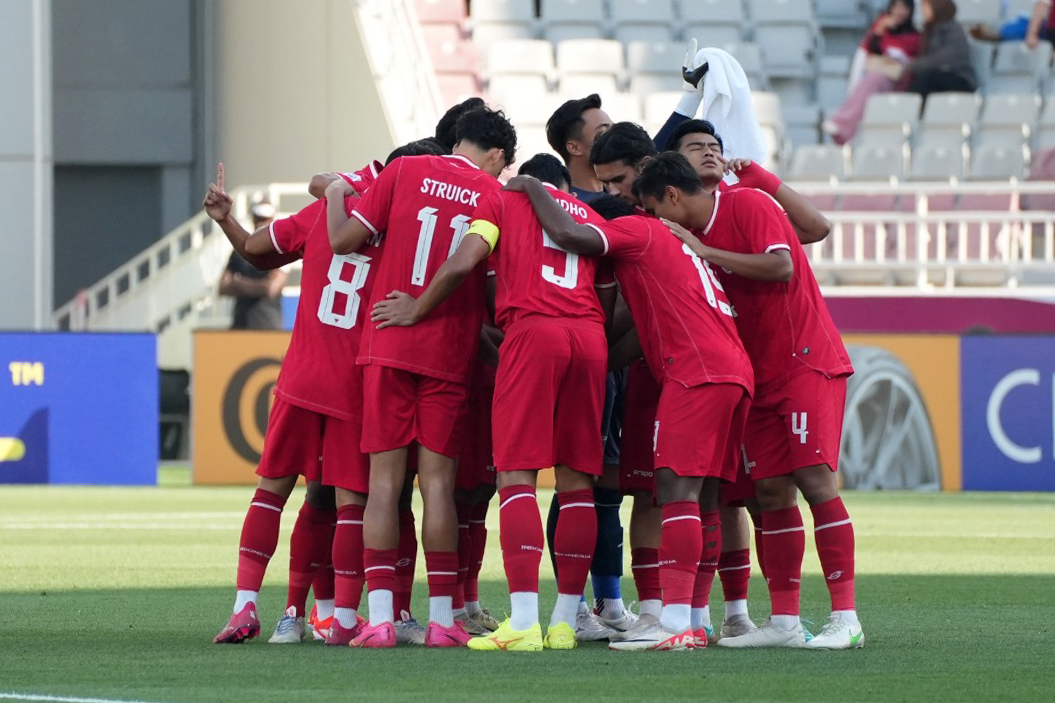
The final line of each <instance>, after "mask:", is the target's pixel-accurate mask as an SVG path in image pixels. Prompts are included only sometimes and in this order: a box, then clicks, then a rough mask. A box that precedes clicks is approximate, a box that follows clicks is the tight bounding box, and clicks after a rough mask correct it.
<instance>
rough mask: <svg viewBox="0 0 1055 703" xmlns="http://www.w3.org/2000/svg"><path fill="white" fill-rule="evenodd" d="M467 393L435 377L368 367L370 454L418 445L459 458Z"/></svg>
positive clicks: (366, 438) (366, 445) (366, 441)
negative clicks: (412, 443)
mask: <svg viewBox="0 0 1055 703" xmlns="http://www.w3.org/2000/svg"><path fill="white" fill-rule="evenodd" d="M468 393H469V391H468V388H466V386H465V385H464V384H461V383H455V382H453V381H443V380H440V379H438V378H432V377H431V376H423V375H421V374H417V373H412V372H410V371H404V370H403V369H394V368H391V367H389V366H378V365H375V364H369V365H367V366H365V367H363V401H364V402H363V440H362V445H361V446H362V450H363V451H364V452H366V453H368V454H373V453H376V452H387V451H390V450H392V449H399V448H400V447H406V446H408V445H409V444H410V443H411V442H413V441H414V440H417V442H418V443H419V444H420V445H422V446H423V447H425V448H426V449H428V450H430V451H433V452H436V453H437V454H442V455H443V456H446V457H450V458H451V459H456V458H457V457H458V451H459V450H460V449H461V446H462V434H463V432H464V425H465V405H466V401H467V399H468Z"/></svg>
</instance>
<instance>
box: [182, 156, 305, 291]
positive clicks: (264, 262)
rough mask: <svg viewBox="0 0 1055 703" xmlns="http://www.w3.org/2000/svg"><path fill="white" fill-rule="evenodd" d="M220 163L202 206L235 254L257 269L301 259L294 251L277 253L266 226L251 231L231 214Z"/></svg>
mask: <svg viewBox="0 0 1055 703" xmlns="http://www.w3.org/2000/svg"><path fill="white" fill-rule="evenodd" d="M223 181H224V171H223V164H222V163H221V164H219V165H218V166H217V167H216V182H215V183H210V184H209V189H208V191H206V193H205V199H204V200H203V201H202V207H203V208H204V209H205V214H207V215H208V216H209V217H210V218H211V219H212V220H213V221H214V222H216V224H218V225H220V229H221V230H222V231H223V233H224V236H226V237H227V241H229V242H230V243H231V246H232V247H234V250H235V251H236V252H238V255H239V256H241V257H242V258H243V259H245V260H246V261H248V262H249V263H250V264H251V265H252V266H253V268H255V269H257V270H259V271H270V270H272V269H277V268H280V267H282V266H285V265H286V264H288V263H290V262H291V261H296V260H297V259H299V258H300V255H299V254H297V253H292V254H280V253H278V251H276V250H275V246H274V244H273V243H272V241H271V233H270V232H269V231H268V228H267V227H261V228H260V229H258V230H257V231H255V232H253V233H250V232H249V231H247V230H246V229H245V227H242V224H241V223H240V222H239V221H238V220H236V219H235V218H234V216H233V215H232V214H231V208H232V205H233V201H232V200H231V196H230V195H228V194H227V191H225V190H224V183H223Z"/></svg>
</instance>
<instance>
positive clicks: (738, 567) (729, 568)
mask: <svg viewBox="0 0 1055 703" xmlns="http://www.w3.org/2000/svg"><path fill="white" fill-rule="evenodd" d="M750 568H751V565H750V564H744V565H743V566H727V567H725V568H724V569H718V571H736V570H738V569H750Z"/></svg>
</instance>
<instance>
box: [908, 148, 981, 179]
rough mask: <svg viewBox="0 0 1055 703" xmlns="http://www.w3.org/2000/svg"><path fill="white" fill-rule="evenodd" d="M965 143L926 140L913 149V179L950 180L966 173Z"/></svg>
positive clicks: (959, 177) (961, 176)
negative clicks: (955, 144)
mask: <svg viewBox="0 0 1055 703" xmlns="http://www.w3.org/2000/svg"><path fill="white" fill-rule="evenodd" d="M966 151H967V148H966V146H965V145H963V144H961V145H960V146H954V145H949V144H945V143H932V142H925V143H922V144H919V145H917V146H916V148H915V149H913V151H912V180H915V181H948V180H950V179H952V178H957V179H962V178H963V177H964V176H965V175H966V161H967V158H966Z"/></svg>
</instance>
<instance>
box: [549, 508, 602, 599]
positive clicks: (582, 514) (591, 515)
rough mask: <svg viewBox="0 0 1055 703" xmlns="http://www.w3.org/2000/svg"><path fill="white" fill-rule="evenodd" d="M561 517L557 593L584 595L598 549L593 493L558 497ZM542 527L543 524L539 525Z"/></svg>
mask: <svg viewBox="0 0 1055 703" xmlns="http://www.w3.org/2000/svg"><path fill="white" fill-rule="evenodd" d="M557 501H558V502H559V503H560V517H558V518H557V534H556V537H554V539H553V553H554V555H555V557H556V560H557V593H562V594H564V595H578V594H581V593H582V591H583V588H585V587H586V578H587V577H588V576H589V574H590V564H591V563H592V562H593V552H594V549H595V547H596V546H597V510H596V508H594V503H593V490H592V489H589V488H587V489H584V490H581V491H566V492H564V493H558V494H557ZM539 525H540V527H541V522H540V523H539Z"/></svg>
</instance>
